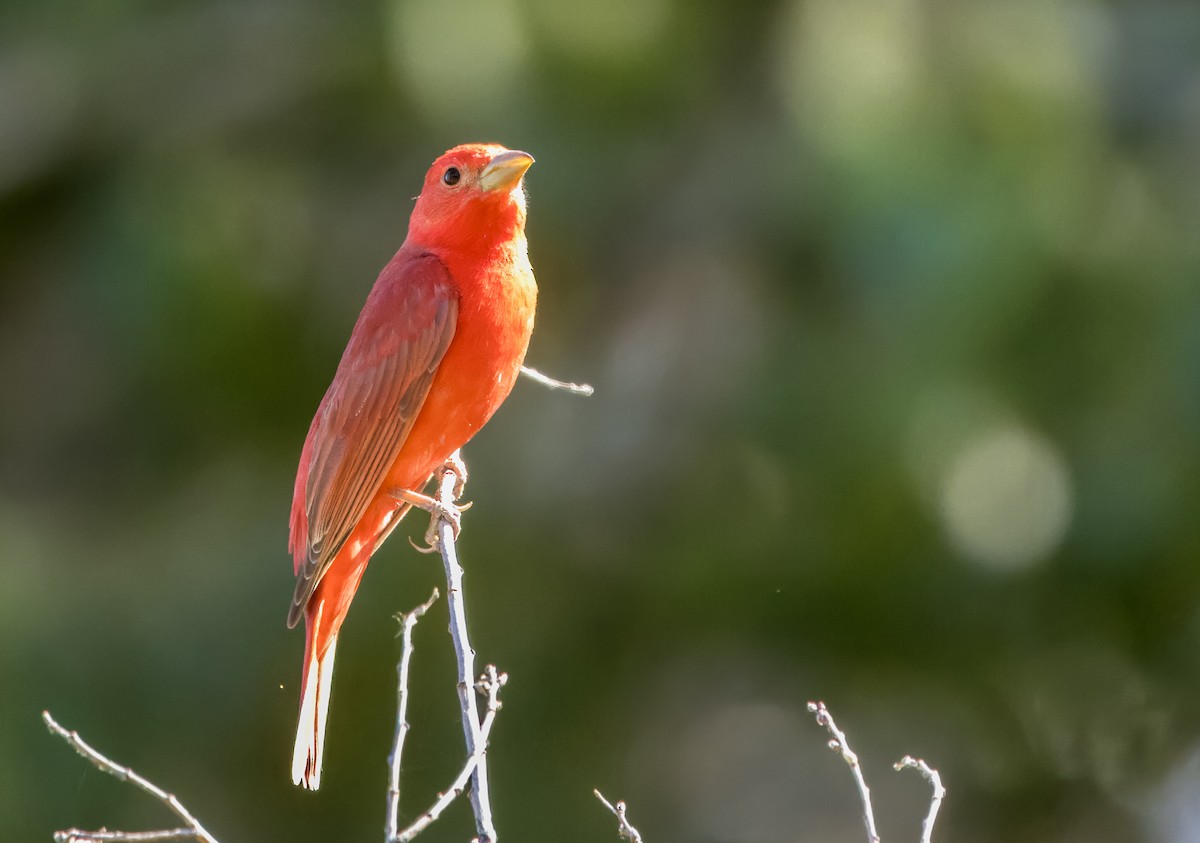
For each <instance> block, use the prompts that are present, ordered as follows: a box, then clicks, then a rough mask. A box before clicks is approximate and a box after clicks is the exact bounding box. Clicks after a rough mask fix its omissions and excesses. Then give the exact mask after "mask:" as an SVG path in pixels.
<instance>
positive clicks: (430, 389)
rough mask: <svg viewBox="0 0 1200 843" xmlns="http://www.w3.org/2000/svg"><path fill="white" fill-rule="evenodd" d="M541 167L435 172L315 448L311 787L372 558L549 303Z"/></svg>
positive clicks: (523, 160) (306, 763) (303, 725)
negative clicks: (536, 201)
mask: <svg viewBox="0 0 1200 843" xmlns="http://www.w3.org/2000/svg"><path fill="white" fill-rule="evenodd" d="M532 163H533V157H532V156H530V155H528V154H527V153H524V152H513V151H509V150H507V149H505V148H504V147H502V146H496V145H491V144H467V145H464V146H457V147H455V148H454V149H451V150H450V151H449V152H447V153H445V154H444V155H442V156H441V157H440V158H438V159H437V160H436V161H435V162H434V163H433V166H432V167H431V168H430V170H429V172H428V173H427V174H426V176H425V185H424V187H423V188H422V190H421V195H420V196H418V197H417V201H416V206H415V207H414V208H413V213H412V218H411V219H410V220H409V224H408V237H407V238H405V240H404V244H403V245H402V246H401V247H400V251H398V252H397V253H396V256H395V257H393V258H392V260H391V262H390V263H388V265H387V266H385V267H384V268H383V272H381V273H380V274H379V279H378V280H377V281H376V282H375V286H374V288H373V289H372V290H371V294H370V295H369V296H368V297H367V303H366V305H364V307H363V310H362V313H361V314H360V315H359V317H358V322H357V323H355V325H354V331H353V332H352V333H351V334H350V341H349V343H348V344H347V345H346V351H345V352H344V353H343V354H342V361H341V363H339V364H338V368H337V373H336V374H335V375H334V377H333V383H331V384H330V385H329V389H328V390H327V391H326V393H325V397H324V398H322V399H321V404H320V406H319V407H318V408H317V414H316V416H315V417H314V418H313V421H312V426H311V427H310V428H309V430H308V438H307V439H305V441H304V450H303V452H301V454H300V468H299V470H298V471H297V473H296V488H295V493H294V497H293V498H292V517H291V539H290V541H289V550H290V551H291V553H292V556H293V560H294V564H295V572H296V592H295V595H294V596H293V597H292V608H291V611H290V612H289V613H288V626H289V627H293V626H295V625H296V624H297V623H298V622H299V620H300V617H301V615H303V616H304V627H305V632H306V638H305V649H304V674H303V680H302V685H303V688H304V692H303V693H304V696H303V699H302V701H301V704H300V722H299V725H298V726H297V729H296V748H295V752H294V754H293V756H292V780H293V781H294V782H295V783H296V784H298V785H303V786H304V787H306V788H309V789H311V790H316V789H317V788H318V787H319V786H320V784H321V756H322V753H323V750H324V743H325V720H326V717H327V715H328V712H329V692H330V681H331V679H332V678H333V657H334V654H335V653H336V651H337V636H338V629H339V628H340V627H341V625H342V621H343V620H344V619H345V617H346V612H347V610H348V609H349V608H350V601H351V600H353V599H354V592H355V590H356V589H357V588H358V583H359V580H360V579H361V578H362V575H363V571H364V570H365V569H366V566H367V560H369V559H370V558H371V554H373V553H374V552H375V551H376V550H377V549H378V548H379V546H380V545H381V544H383V541H384V539H386V538H387V536H388V534H389V533H390V532H391V531H392V529H393V528H394V527H395V526H396V524H397V523H398V522H399V521H400V519H401V518H402V517H404V514H405V513H406V512H407V511H408V509H409V508H410V507H411V506H412V505H413V504H414V503H417V504H418V505H419V502H420V501H421V499H422V496H421V495H420V494H419V493H420V491H421V490H422V489H423V488H424V487H425V486H426V485H427V483H428V481H429V479H430V477H431V476H432V474H433V472H434V471H435V470H437V469H438V468H439V467H440V466H441V465H443V464H444V463H445V462H446V460H447V459H448V458H449V457H450V455H451V454H453V453H454V452H455V451H456V450H458V448H460V447H461V446H462V445H463V444H464V443H466V442H467V440H469V439H470V438H471V437H472V436H474V435H475V433H476V432H477V431H478V430H479V428H481V427H483V425H484V424H485V423H486V422H487V420H488V419H489V418H491V416H492V414H493V413H494V412H496V409H497V408H498V407H499V406H500V404H501V403H503V402H504V399H505V398H506V397H508V393H509V392H510V391H511V390H512V387H513V384H514V383H515V382H516V379H517V376H518V374H519V373H520V369H521V363H522V361H523V360H524V358H525V350H526V348H527V347H528V345H529V337H530V334H532V332H533V316H534V308H535V304H536V301H537V286H536V284H535V283H534V280H533V270H532V268H531V267H530V266H529V255H528V250H527V246H526V242H525V192H524V188H523V186H522V178H523V176H524V174H525V171H526V170H527V169H529V166H530V165H531V164H532Z"/></svg>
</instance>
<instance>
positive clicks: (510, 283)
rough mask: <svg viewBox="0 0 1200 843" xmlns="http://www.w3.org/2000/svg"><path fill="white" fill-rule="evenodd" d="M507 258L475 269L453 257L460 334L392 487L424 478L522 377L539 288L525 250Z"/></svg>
mask: <svg viewBox="0 0 1200 843" xmlns="http://www.w3.org/2000/svg"><path fill="white" fill-rule="evenodd" d="M521 245H523V243H522V244H521ZM505 257H506V258H507V259H506V260H502V261H497V262H495V263H493V264H491V265H490V266H487V267H484V268H482V269H481V270H479V271H478V272H477V273H475V274H474V275H469V274H468V272H467V271H465V270H464V268H463V267H461V266H459V267H456V266H454V265H452V264H449V262H448V268H449V269H450V272H451V276H452V277H454V278H455V280H456V282H457V283H458V291H459V296H460V299H459V307H458V320H457V322H456V324H455V329H454V339H453V340H452V341H451V343H450V346H449V348H447V350H446V354H445V356H444V357H443V358H442V361H441V363H440V364H439V365H438V368H437V372H436V374H435V375H434V378H433V383H432V384H431V386H430V390H429V395H428V397H427V398H426V399H425V404H424V405H423V406H422V407H421V411H420V413H419V414H418V416H417V419H416V422H415V423H414V424H413V429H412V431H411V432H410V433H409V436H408V439H407V440H406V441H405V443H404V446H403V448H402V449H401V452H400V455H399V457H398V458H397V460H396V462H395V464H394V465H393V469H392V471H391V472H390V473H389V476H388V482H389V485H391V486H393V487H395V486H402V487H404V488H414V487H415V486H416V485H418V484H423V483H424V482H425V480H426V479H427V478H428V477H429V475H430V473H432V472H433V471H434V470H436V469H437V468H438V466H440V465H441V464H442V463H443V462H445V460H446V458H447V457H449V456H450V454H451V453H453V452H454V451H455V450H457V449H458V448H461V447H462V446H463V445H464V444H466V443H467V441H468V440H470V439H471V437H472V436H474V435H475V433H476V432H478V431H479V429H480V428H481V427H483V425H484V424H485V423H486V422H487V421H488V419H490V418H491V417H492V414H493V413H495V412H496V410H497V409H498V408H499V407H500V405H501V404H502V403H504V399H505V398H507V397H508V394H509V392H511V391H512V388H513V384H514V383H516V379H517V377H518V375H519V374H520V370H521V364H522V363H523V362H524V360H525V351H526V349H527V348H528V347H529V338H530V336H531V334H532V333H533V322H534V311H535V308H536V304H537V286H536V284H535V283H534V279H533V271H532V269H531V268H530V266H529V260H528V257H526V255H525V252H524V250H523V249H521V250H519V251H516V250H514V251H513V252H511V253H510V254H509V255H506V256H505Z"/></svg>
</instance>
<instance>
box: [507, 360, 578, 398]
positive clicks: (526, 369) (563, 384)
mask: <svg viewBox="0 0 1200 843" xmlns="http://www.w3.org/2000/svg"><path fill="white" fill-rule="evenodd" d="M521 374H522V375H524V376H525V377H527V378H529V379H530V380H532V381H537V382H538V383H540V384H541V385H542V386H544V387H546V388H547V389H561V390H564V391H566V392H570V393H571V394H572V395H583V396H588V395H591V394H592V393H594V392H595V391H596V390H594V389H592V386H591V384H587V383H568V382H567V381H560V380H557V379H556V378H552V377H550V376H549V375H543V374H542V373H541V372H539V371H538V370H537V369H534V368H532V367H530V366H522V367H521Z"/></svg>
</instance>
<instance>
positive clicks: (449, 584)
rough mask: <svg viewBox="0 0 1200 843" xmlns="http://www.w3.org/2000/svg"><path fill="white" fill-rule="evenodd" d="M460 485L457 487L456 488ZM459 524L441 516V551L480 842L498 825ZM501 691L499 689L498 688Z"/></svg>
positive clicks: (448, 485)
mask: <svg viewBox="0 0 1200 843" xmlns="http://www.w3.org/2000/svg"><path fill="white" fill-rule="evenodd" d="M452 465H457V466H461V465H462V461H461V458H460V457H459V452H458V451H455V452H454V454H453V455H452V456H451V457H450V460H448V461H447V464H446V466H445V467H444V468H443V469H442V473H441V476H440V477H439V478H438V488H437V494H436V495H435V497H436V499H437V501H438V503H440V504H442V506H443V508H449V507H452V506H453V504H454V501H455V499H456V497H457V495H458V494H461V493H462V483H463V481H464V479H465V478H464V477H462V476H461V475H460V472H459V470H456V469H454V468H452V467H451V466H452ZM456 487H457V488H456ZM454 533H455V526H454V524H453V523H451V521H450V519H448V518H445V517H438V524H437V535H438V542H437V544H438V550H439V551H440V552H441V556H442V563H443V566H444V567H445V571H446V598H447V602H448V604H449V607H450V636H451V638H453V639H454V654H455V656H456V658H457V660H458V701H459V704H460V709H461V712H462V724H463V740H464V742H465V743H466V746H467V757H468V762H467V763H468V765H470V766H471V767H472V769H471V770H470V781H471V809H472V811H473V812H474V813H475V830H476V832H477V834H478V837H479V841H480V843H495V841H496V826H495V823H494V822H493V821H492V803H491V797H490V794H489V791H488V775H487V743H486V740H485V739H484V737H483V734H482V729H481V725H480V722H479V707H478V706H477V704H476V702H475V650H474V649H472V648H471V637H470V635H469V634H468V632H467V606H466V602H465V601H464V600H463V569H462V566H461V565H459V564H458V553H457V551H456V549H455V546H454V538H455V536H454ZM496 690H497V693H498V692H499V688H497V689H496Z"/></svg>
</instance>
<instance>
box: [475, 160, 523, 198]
mask: <svg viewBox="0 0 1200 843" xmlns="http://www.w3.org/2000/svg"><path fill="white" fill-rule="evenodd" d="M532 163H533V156H532V155H530V154H529V153H528V152H519V151H516V150H512V151H509V152H501V153H500V154H499V155H497V156H496V157H495V158H493V159H492V160H491V161H490V162H488V165H487V166H486V167H484V168H483V173H482V174H480V176H479V186H480V187H482V188H483V189H484V190H488V191H491V190H500V191H504V192H505V193H507V192H508V191H510V190H512V189H513V188H514V187H516V186H517V185H518V184H519V183H520V182H521V176H523V175H525V171H526V170H528V169H529V166H530V165H531V164H532Z"/></svg>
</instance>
